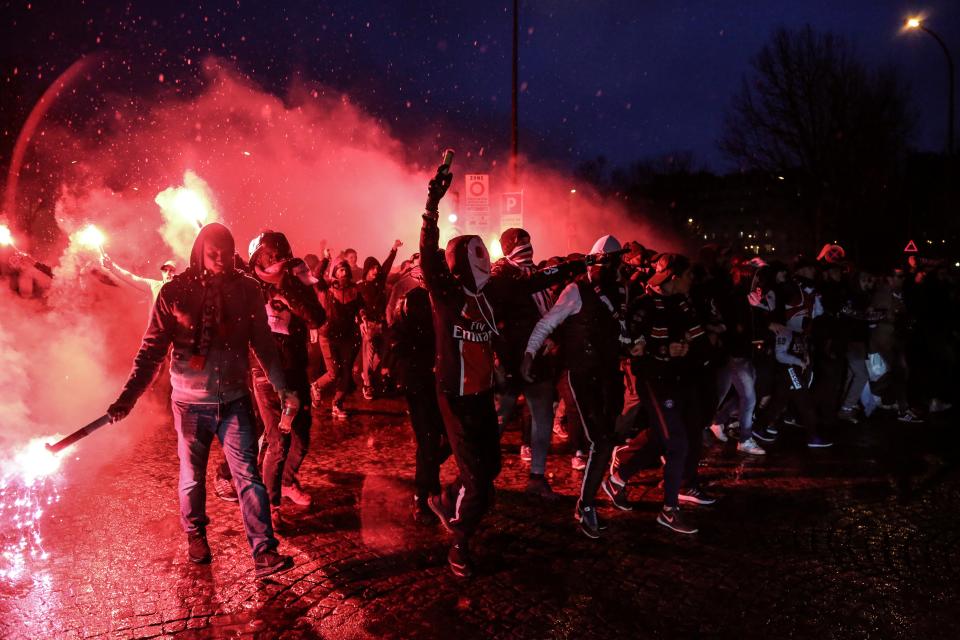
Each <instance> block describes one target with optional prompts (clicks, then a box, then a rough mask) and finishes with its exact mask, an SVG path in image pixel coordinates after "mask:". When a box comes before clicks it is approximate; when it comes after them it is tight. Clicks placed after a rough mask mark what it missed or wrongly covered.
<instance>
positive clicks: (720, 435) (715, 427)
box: [710, 424, 730, 442]
mask: <svg viewBox="0 0 960 640" xmlns="http://www.w3.org/2000/svg"><path fill="white" fill-rule="evenodd" d="M710 433H712V434H713V437H714V438H716V439H717V440H719V441H720V442H726V441H727V440H729V439H730V438H728V437H727V433H726V431H724V429H723V425H722V424H712V425H710Z"/></svg>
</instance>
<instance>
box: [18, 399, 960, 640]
mask: <svg viewBox="0 0 960 640" xmlns="http://www.w3.org/2000/svg"><path fill="white" fill-rule="evenodd" d="M364 408H366V409H367V411H366V412H363V409H364ZM360 410H361V412H360V413H359V414H358V415H355V416H354V417H353V418H351V419H350V420H349V421H344V422H338V423H333V422H331V421H330V420H329V419H328V418H320V419H319V420H317V421H316V422H315V424H314V435H315V439H314V443H313V445H312V448H313V450H312V452H311V453H310V455H309V456H308V458H307V461H306V463H305V467H304V474H303V483H304V486H305V487H306V488H307V489H308V490H309V491H310V493H311V494H312V495H313V500H314V505H313V506H312V507H310V508H309V509H304V508H298V507H293V506H292V505H289V503H286V505H285V509H288V510H289V513H290V514H291V515H292V517H293V518H294V519H295V521H296V523H297V529H296V530H295V531H294V532H292V533H291V535H289V536H286V537H283V538H281V551H283V552H286V553H290V554H293V555H294V557H295V560H296V563H297V566H296V567H295V568H294V569H293V570H292V571H290V572H287V573H285V574H282V575H280V576H278V577H276V578H275V579H271V580H268V581H265V582H262V583H258V582H257V581H255V580H254V578H253V563H252V560H251V558H250V554H249V549H248V546H247V542H246V538H245V537H244V535H243V531H242V526H241V523H240V518H239V513H238V510H237V507H236V505H235V504H230V503H226V502H222V501H220V500H218V499H217V498H215V497H213V493H212V470H213V465H212V464H211V468H210V472H211V476H210V482H209V483H208V486H209V487H210V489H211V490H210V492H209V493H210V497H209V500H208V511H209V513H210V516H211V520H212V522H211V525H210V529H209V539H210V544H211V547H212V549H213V553H214V560H213V563H212V564H211V565H206V566H197V565H193V564H191V563H190V562H188V561H187V559H186V545H185V538H184V536H183V535H182V533H181V530H180V526H179V522H178V510H177V502H176V477H177V460H176V453H175V451H176V449H175V435H174V432H173V430H172V428H162V429H158V430H156V431H154V432H153V433H152V435H151V436H149V437H147V438H145V439H144V440H143V441H142V443H141V445H140V446H138V447H135V448H128V449H123V450H122V451H121V453H120V454H119V455H118V457H117V458H116V459H115V460H114V461H113V462H112V463H111V464H110V465H108V466H106V467H102V468H99V469H97V470H96V473H95V475H88V474H87V473H85V472H84V469H83V467H82V463H74V464H68V465H67V466H66V468H65V469H64V471H63V477H64V481H63V482H62V484H61V486H60V488H59V491H60V495H61V501H60V502H59V503H57V504H56V505H55V506H53V508H52V509H51V510H50V511H48V512H47V513H46V514H45V515H44V520H43V525H42V533H43V535H44V539H45V545H46V549H47V551H48V552H49V553H50V557H49V558H48V559H47V560H44V561H37V562H36V563H34V564H33V565H31V566H30V567H29V571H28V573H27V574H26V576H25V577H24V578H22V579H20V580H19V581H16V582H14V583H12V584H11V583H7V584H3V585H0V588H2V591H0V597H2V599H0V614H2V615H0V636H2V637H3V638H8V639H11V640H12V639H14V638H28V639H31V640H39V639H43V638H83V637H108V638H147V637H176V638H208V637H216V638H220V637H263V638H273V637H280V638H317V637H323V638H328V637H329V638H367V637H371V638H372V637H376V638H380V637H386V638H411V637H427V638H459V639H465V638H493V637H497V638H501V637H511V638H514V637H520V638H548V637H549V638H608V639H609V638H617V637H620V638H640V637H664V638H668V637H741V638H742V637H749V638H813V637H816V638H820V639H826V638H844V639H847V638H868V637H874V638H950V637H956V633H957V632H956V629H957V626H958V625H960V607H958V606H957V602H958V598H957V594H958V588H957V587H958V585H960V544H958V538H960V474H958V471H957V464H956V463H957V457H956V454H957V439H958V437H957V429H956V424H955V421H954V420H953V419H952V418H953V416H952V415H950V416H949V417H950V420H944V421H942V422H938V423H933V424H927V425H920V426H916V425H909V426H906V425H901V424H898V423H896V422H883V421H874V422H872V423H870V424H862V425H860V426H857V427H846V428H845V429H844V430H843V431H841V432H840V433H838V434H836V435H837V441H838V445H837V446H836V447H834V448H833V449H829V450H822V451H808V450H807V449H806V448H805V447H803V446H802V435H801V433H800V431H798V430H791V428H789V427H786V429H787V431H786V433H785V435H784V436H783V437H782V438H781V440H782V442H779V443H777V444H776V445H774V446H773V447H772V450H771V452H770V455H768V456H766V458H765V459H745V458H744V457H743V456H739V455H738V454H737V453H736V452H735V450H734V447H733V445H732V443H728V444H727V445H720V444H717V443H712V444H711V446H710V448H709V449H708V454H707V458H706V466H705V468H704V476H705V477H706V478H707V479H709V480H710V481H711V482H712V485H711V487H712V489H713V491H714V492H715V493H716V494H718V496H719V497H720V500H719V501H718V503H717V504H716V505H714V506H712V507H700V508H688V509H687V510H688V511H689V512H690V514H691V517H692V518H693V519H694V522H695V523H696V524H698V525H699V526H700V529H701V531H700V533H699V534H698V535H697V536H693V537H684V536H678V535H675V534H671V533H669V532H668V531H666V530H665V529H663V528H662V527H658V526H657V525H656V524H655V522H654V518H655V515H656V513H657V510H658V508H659V503H660V502H659V501H660V492H659V490H658V489H657V479H658V478H657V474H656V472H649V473H647V474H644V475H643V476H642V477H641V479H640V482H639V483H638V484H635V485H632V486H631V498H632V499H633V500H634V501H636V502H637V505H638V507H637V509H636V510H634V511H633V512H630V513H623V512H616V511H614V510H613V509H611V508H609V506H608V503H605V502H601V505H602V508H601V515H602V516H606V517H607V519H608V520H609V523H610V528H609V530H608V531H607V532H605V533H606V535H605V537H604V538H602V539H601V540H599V541H591V540H588V539H587V538H585V537H584V536H582V535H581V534H580V533H579V532H578V531H577V530H576V528H575V525H574V521H573V518H572V514H573V509H574V500H575V498H574V496H575V495H576V493H577V490H578V483H579V479H580V473H579V472H575V471H572V470H571V468H570V463H569V455H568V454H566V452H565V451H564V450H563V448H562V445H558V444H557V443H556V442H555V447H556V451H557V452H556V453H555V454H551V456H550V461H549V464H548V471H549V472H551V473H552V474H553V479H552V482H553V485H554V488H555V489H556V490H558V491H559V492H561V493H562V494H563V497H562V499H561V500H560V501H559V502H558V503H555V504H552V505H548V504H542V503H539V502H537V501H535V500H533V499H531V498H528V497H526V496H525V495H524V494H523V487H524V482H525V477H526V472H527V471H526V466H525V465H524V463H522V462H521V461H520V459H519V457H518V455H517V451H518V446H519V434H518V433H517V432H509V433H508V434H507V435H506V437H505V439H504V443H503V450H504V472H503V474H502V475H501V477H500V479H499V480H498V497H497V504H496V506H495V508H494V510H493V512H492V514H491V515H490V516H489V517H488V519H487V520H486V522H485V526H484V527H483V530H482V534H481V535H480V536H479V537H478V538H477V539H476V541H475V545H474V549H475V554H476V560H477V564H478V575H477V576H476V577H475V578H473V579H472V580H469V581H464V580H460V579H457V578H455V577H453V576H452V575H451V574H450V572H449V571H448V569H447V566H446V561H445V558H446V551H447V546H448V540H447V538H446V536H445V534H444V533H443V531H442V529H441V528H440V527H423V526H418V525H416V524H414V523H413V522H412V519H411V517H410V514H411V510H410V507H411V496H412V477H413V464H412V452H413V439H412V434H411V432H410V428H409V426H408V424H407V421H406V417H405V415H404V413H403V407H402V403H400V402H398V401H396V400H380V401H376V402H374V403H365V404H364V405H362V406H361V407H360ZM112 428H113V429H116V428H118V426H114V427H112ZM109 438H110V436H109V434H108V429H105V430H104V431H103V432H102V433H98V434H96V435H95V436H93V437H91V438H89V439H88V440H87V441H86V442H84V443H83V445H82V446H86V447H96V446H101V447H102V446H106V445H107V444H108V443H109ZM452 474H453V461H452V460H451V461H449V462H448V463H447V465H446V466H445V467H444V475H445V477H450V476H451V475H452Z"/></svg>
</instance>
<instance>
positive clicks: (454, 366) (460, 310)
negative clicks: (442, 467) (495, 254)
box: [420, 215, 496, 396]
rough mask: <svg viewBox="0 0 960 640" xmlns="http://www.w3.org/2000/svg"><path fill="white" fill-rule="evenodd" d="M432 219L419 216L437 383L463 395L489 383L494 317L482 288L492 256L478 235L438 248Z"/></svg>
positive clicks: (443, 389) (486, 387)
mask: <svg viewBox="0 0 960 640" xmlns="http://www.w3.org/2000/svg"><path fill="white" fill-rule="evenodd" d="M439 239H440V231H439V229H438V228H437V222H436V220H433V219H432V218H430V217H429V216H426V215H425V216H423V227H422V229H421V231H420V266H421V268H422V270H423V281H424V284H425V286H426V289H427V291H429V292H430V304H431V307H432V308H433V329H434V335H435V343H436V374H437V386H438V388H439V389H440V391H441V392H443V393H448V394H453V395H458V396H465V395H474V394H479V393H483V392H485V391H489V390H490V389H491V388H492V386H493V344H492V339H493V336H494V333H495V332H496V320H495V319H494V316H493V308H492V307H491V306H490V303H489V302H488V301H487V298H486V296H484V294H483V287H484V286H485V285H486V283H487V280H488V279H489V278H490V256H489V254H488V253H487V249H486V247H485V246H484V244H483V241H482V240H481V239H480V238H479V237H478V236H457V237H456V238H454V239H453V240H451V241H450V242H449V243H448V244H447V250H446V252H445V253H441V252H440V247H439Z"/></svg>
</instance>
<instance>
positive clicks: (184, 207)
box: [154, 171, 219, 258]
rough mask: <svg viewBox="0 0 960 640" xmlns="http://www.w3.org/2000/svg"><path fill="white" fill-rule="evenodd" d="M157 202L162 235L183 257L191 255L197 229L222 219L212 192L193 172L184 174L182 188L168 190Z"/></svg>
mask: <svg viewBox="0 0 960 640" xmlns="http://www.w3.org/2000/svg"><path fill="white" fill-rule="evenodd" d="M154 202H156V203H157V206H159V207H160V213H161V214H162V215H163V226H161V227H160V235H162V236H163V239H164V240H165V241H166V243H167V244H168V245H170V247H171V248H172V249H173V250H174V252H176V253H177V255H179V256H180V257H181V258H185V257H187V256H189V255H190V248H191V247H192V246H193V241H194V239H195V238H196V237H197V230H198V229H200V228H202V227H203V225H205V224H206V223H208V222H213V221H215V220H218V219H219V216H218V215H217V208H216V205H215V204H214V197H213V191H212V190H211V189H210V186H209V185H208V184H207V183H206V182H205V181H204V180H203V178H201V177H200V176H198V175H197V174H196V173H194V172H193V171H187V172H185V173H184V174H183V186H182V187H167V188H166V189H164V190H163V191H161V192H160V193H158V194H157V197H156V198H154Z"/></svg>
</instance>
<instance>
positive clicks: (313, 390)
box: [310, 384, 323, 409]
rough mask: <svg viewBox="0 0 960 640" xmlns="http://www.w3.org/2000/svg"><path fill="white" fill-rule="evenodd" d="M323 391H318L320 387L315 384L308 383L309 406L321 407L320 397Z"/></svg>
mask: <svg viewBox="0 0 960 640" xmlns="http://www.w3.org/2000/svg"><path fill="white" fill-rule="evenodd" d="M322 396H323V393H322V392H321V391H320V387H318V386H317V385H315V384H312V385H310V406H312V407H313V408H314V409H320V408H322V407H323V401H322V399H321V397H322Z"/></svg>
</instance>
